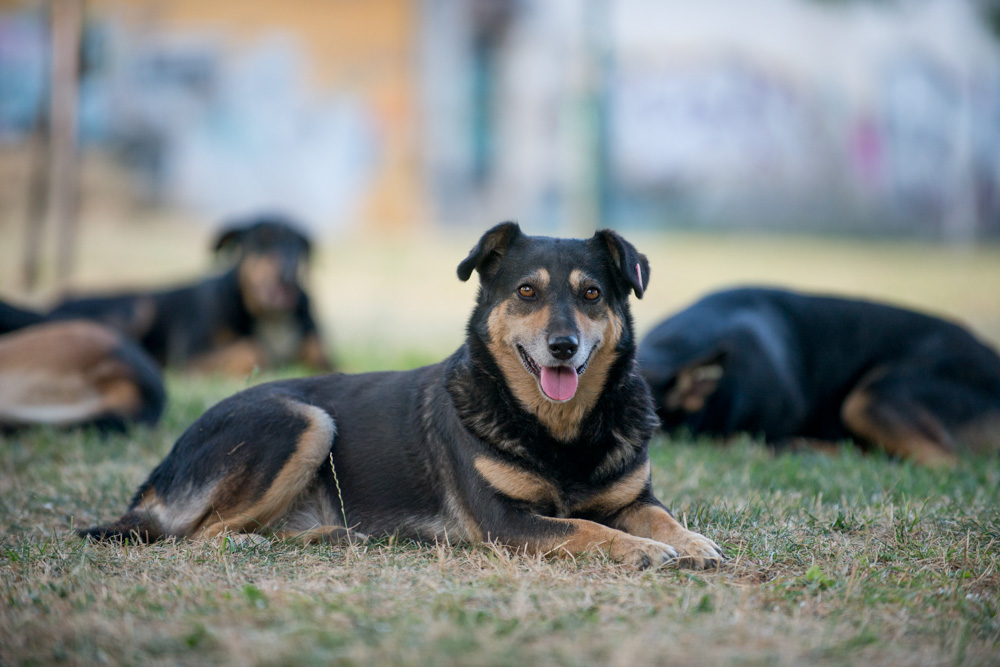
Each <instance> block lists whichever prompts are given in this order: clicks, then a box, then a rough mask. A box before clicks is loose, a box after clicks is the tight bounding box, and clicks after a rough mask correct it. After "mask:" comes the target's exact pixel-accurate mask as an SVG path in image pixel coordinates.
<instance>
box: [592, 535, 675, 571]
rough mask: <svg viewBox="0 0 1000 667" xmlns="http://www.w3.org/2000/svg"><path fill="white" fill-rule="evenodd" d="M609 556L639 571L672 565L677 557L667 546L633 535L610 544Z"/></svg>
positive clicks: (671, 548)
mask: <svg viewBox="0 0 1000 667" xmlns="http://www.w3.org/2000/svg"><path fill="white" fill-rule="evenodd" d="M609 554H610V555H611V557H612V558H613V559H614V560H616V561H618V562H620V563H624V564H625V565H630V566H632V567H634V568H636V569H639V570H645V569H646V568H650V567H652V568H658V567H662V566H664V565H672V564H674V563H676V562H677V558H678V555H679V554H678V553H677V550H676V549H675V548H673V547H672V546H670V545H669V544H664V543H663V542H657V541H656V540H650V539H647V538H645V537H635V536H634V535H629V536H628V539H620V540H616V541H615V542H614V543H612V545H611V549H610V550H609Z"/></svg>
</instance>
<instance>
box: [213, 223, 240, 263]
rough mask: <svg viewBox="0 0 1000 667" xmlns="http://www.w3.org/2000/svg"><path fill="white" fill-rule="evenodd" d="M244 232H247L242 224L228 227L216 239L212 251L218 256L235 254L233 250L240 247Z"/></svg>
mask: <svg viewBox="0 0 1000 667" xmlns="http://www.w3.org/2000/svg"><path fill="white" fill-rule="evenodd" d="M244 232H246V227H245V226H244V225H242V224H229V225H226V226H225V227H223V228H222V230H221V231H220V232H219V234H218V236H216V237H215V243H214V244H213V246H212V250H213V251H214V252H215V254H217V255H222V254H229V253H231V252H233V250H235V249H236V248H237V247H239V245H240V240H241V239H242V237H243V233H244Z"/></svg>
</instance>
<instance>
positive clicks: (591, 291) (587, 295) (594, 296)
mask: <svg viewBox="0 0 1000 667" xmlns="http://www.w3.org/2000/svg"><path fill="white" fill-rule="evenodd" d="M583 298H584V299H586V300H587V301H597V300H598V299H600V298H601V290H599V289H597V288H596V287H591V288H588V289H587V291H586V292H584V293H583Z"/></svg>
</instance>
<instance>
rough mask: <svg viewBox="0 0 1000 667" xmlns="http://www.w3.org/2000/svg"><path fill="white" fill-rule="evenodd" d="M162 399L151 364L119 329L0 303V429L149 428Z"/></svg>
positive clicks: (162, 395) (110, 429)
mask: <svg viewBox="0 0 1000 667" xmlns="http://www.w3.org/2000/svg"><path fill="white" fill-rule="evenodd" d="M165 401H166V394H165V392H164V389H163V381H162V380H161V379H160V372H159V369H157V367H156V364H155V363H153V360H152V359H150V358H149V357H148V356H147V355H146V354H145V353H144V352H143V351H142V349H140V348H139V346H137V345H136V344H135V343H133V342H131V341H129V340H127V339H126V338H124V337H123V336H122V335H121V334H119V333H117V332H115V331H113V330H112V329H110V328H108V327H105V326H102V325H100V324H97V323H96V322H86V321H82V320H73V321H68V322H49V321H47V320H46V319H45V318H44V317H42V316H41V315H40V314H38V313H34V312H32V311H29V310H25V309H23V308H18V307H16V306H13V305H11V304H8V303H4V302H0V431H10V430H15V429H18V428H22V427H26V426H33V425H50V426H94V427H96V428H98V429H100V430H102V431H122V430H124V429H125V428H126V427H127V426H128V425H130V424H132V423H140V424H146V425H149V426H152V425H153V424H155V423H156V422H157V421H158V420H159V418H160V414H161V413H162V412H163V404H164V402H165Z"/></svg>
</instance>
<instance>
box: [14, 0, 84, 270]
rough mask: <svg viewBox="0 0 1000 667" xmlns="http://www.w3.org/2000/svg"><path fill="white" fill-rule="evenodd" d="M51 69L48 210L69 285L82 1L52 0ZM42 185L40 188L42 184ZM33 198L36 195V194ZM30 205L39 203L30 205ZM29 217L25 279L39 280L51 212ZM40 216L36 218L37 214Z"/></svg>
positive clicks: (74, 233) (74, 229)
mask: <svg viewBox="0 0 1000 667" xmlns="http://www.w3.org/2000/svg"><path fill="white" fill-rule="evenodd" d="M49 7H50V11H51V30H52V33H51V43H52V70H51V81H50V85H49V125H48V132H47V137H46V136H45V135H43V139H47V141H43V146H44V148H43V150H45V151H46V154H47V160H46V162H47V167H48V169H47V172H48V173H47V180H48V183H47V185H48V197H47V208H48V211H49V213H50V214H51V218H52V220H53V222H54V224H55V233H56V280H57V282H58V285H59V287H60V289H62V288H64V287H65V284H66V281H67V279H68V277H69V274H70V272H71V271H72V269H73V260H74V249H75V246H76V236H77V224H78V205H79V174H78V171H79V168H78V158H77V100H78V97H79V87H80V86H79V79H80V42H81V33H82V31H83V0H51V4H50V5H49ZM39 187H41V186H39ZM32 196H34V194H32ZM30 207H31V209H34V208H35V205H30ZM29 215H32V216H33V217H32V218H31V219H29V220H28V224H29V225H30V227H29V233H28V235H27V238H28V239H29V240H28V245H27V251H28V256H27V257H26V260H25V277H26V279H29V280H31V281H35V280H37V274H38V254H39V249H40V245H41V243H40V239H41V231H42V229H41V228H42V225H43V224H44V221H45V218H46V216H45V215H44V214H39V213H38V212H36V211H34V210H32V211H29ZM36 216H37V217H36Z"/></svg>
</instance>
